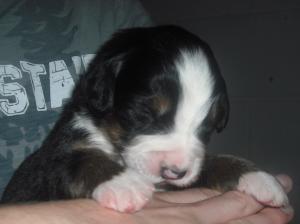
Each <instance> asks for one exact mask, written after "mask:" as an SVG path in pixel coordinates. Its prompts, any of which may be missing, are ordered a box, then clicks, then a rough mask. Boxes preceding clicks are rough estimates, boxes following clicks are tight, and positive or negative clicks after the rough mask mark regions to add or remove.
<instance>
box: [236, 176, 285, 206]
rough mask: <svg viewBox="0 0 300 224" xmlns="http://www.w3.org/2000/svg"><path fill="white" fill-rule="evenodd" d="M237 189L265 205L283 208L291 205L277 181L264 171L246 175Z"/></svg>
mask: <svg viewBox="0 0 300 224" xmlns="http://www.w3.org/2000/svg"><path fill="white" fill-rule="evenodd" d="M237 189H238V190H239V191H242V192H244V193H246V194H249V195H252V196H253V197H254V198H255V199H256V200H257V201H259V202H261V203H263V204H265V205H269V206H274V207H281V206H287V205H288V204H289V200H288V197H287V195H286V193H285V191H284V189H283V187H282V186H281V184H280V183H279V182H278V181H277V179H276V178H275V177H273V176H272V175H270V174H268V173H265V172H262V171H259V172H249V173H247V174H244V175H243V176H242V177H241V178H240V180H239V184H238V187H237Z"/></svg>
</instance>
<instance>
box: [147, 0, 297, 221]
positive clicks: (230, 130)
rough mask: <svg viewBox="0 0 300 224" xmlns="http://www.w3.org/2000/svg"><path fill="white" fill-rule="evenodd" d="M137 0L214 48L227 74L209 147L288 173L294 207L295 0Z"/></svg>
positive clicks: (158, 20) (161, 20) (159, 19)
mask: <svg viewBox="0 0 300 224" xmlns="http://www.w3.org/2000/svg"><path fill="white" fill-rule="evenodd" d="M142 3H143V4H144V6H145V8H146V9H148V11H149V13H150V15H152V17H153V19H154V21H155V22H156V23H157V24H177V25H181V26H183V27H185V28H187V29H188V30H190V31H192V32H194V33H196V34H198V36H199V37H201V38H202V39H204V40H205V41H206V42H208V43H209V44H210V46H211V48H212V49H213V51H214V53H215V56H216V58H217V60H218V62H219V64H220V68H221V71H222V73H223V75H224V78H225V80H226V82H227V87H228V91H229V95H230V100H231V116H230V120H229V124H228V127H227V128H226V129H225V131H224V132H223V133H221V134H219V135H216V136H214V138H213V139H212V144H211V145H210V149H209V150H211V151H214V152H222V153H232V154H235V155H241V156H244V157H246V158H249V159H251V160H252V161H254V162H256V163H257V164H259V165H260V167H262V168H263V169H267V170H269V171H271V172H273V173H288V174H289V175H290V176H292V177H293V180H294V190H293V192H292V193H291V201H292V204H293V205H294V207H295V209H296V210H300V197H299V196H300V191H299V190H300V189H299V185H300V175H299V173H298V172H300V166H299V163H300V146H299V144H298V141H299V140H300V131H299V125H300V67H299V65H300V1H298V0H294V1H289V0H287V1H283V0H243V1H241V0H227V1H221V0H219V1H218V0H185V1H181V0H164V1H153V0H142ZM296 214H297V212H296ZM298 220H299V219H298ZM293 223H297V217H296V220H295V221H294V222H293ZM298 223H300V220H299V221H298Z"/></svg>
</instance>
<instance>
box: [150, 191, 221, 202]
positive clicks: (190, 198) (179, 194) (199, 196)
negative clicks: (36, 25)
mask: <svg viewBox="0 0 300 224" xmlns="http://www.w3.org/2000/svg"><path fill="white" fill-rule="evenodd" d="M220 194H221V193H220V192H218V191H216V190H211V189H208V188H193V189H188V190H183V191H168V192H158V193H155V194H154V198H156V199H159V200H163V201H165V202H169V203H195V202H199V201H203V200H205V199H208V198H211V197H215V196H217V195H220Z"/></svg>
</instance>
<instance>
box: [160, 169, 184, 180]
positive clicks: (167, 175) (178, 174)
mask: <svg viewBox="0 0 300 224" xmlns="http://www.w3.org/2000/svg"><path fill="white" fill-rule="evenodd" d="M186 173H187V171H186V170H180V169H179V168H177V167H176V166H172V167H162V168H161V170H160V175H161V177H162V178H164V179H166V180H178V179H181V178H183V177H184V176H185V175H186Z"/></svg>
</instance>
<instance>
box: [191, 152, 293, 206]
mask: <svg viewBox="0 0 300 224" xmlns="http://www.w3.org/2000/svg"><path fill="white" fill-rule="evenodd" d="M193 186H203V187H208V188H213V189H216V190H219V191H221V192H225V191H229V190H239V191H241V192H245V193H246V194H249V195H252V196H253V197H254V198H255V199H256V200H258V201H259V202H261V203H263V204H266V205H269V206H275V207H280V206H286V205H288V203H289V202H288V198H287V195H286V193H285V191H284V189H283V188H282V186H281V184H280V183H279V182H278V181H277V180H276V178H275V177H273V176H272V175H271V174H268V173H266V172H264V171H261V170H259V169H258V168H257V167H256V166H255V165H254V164H253V163H251V162H250V161H247V160H244V159H241V158H238V157H234V156H229V155H215V156H213V155H207V156H206V159H205V162H204V165H203V167H202V172H201V174H200V178H199V179H198V180H197V182H195V183H194V184H193Z"/></svg>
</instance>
